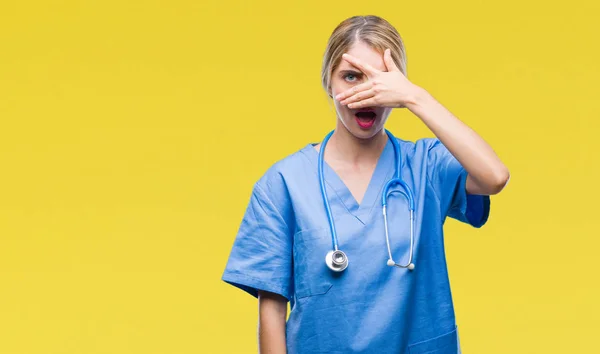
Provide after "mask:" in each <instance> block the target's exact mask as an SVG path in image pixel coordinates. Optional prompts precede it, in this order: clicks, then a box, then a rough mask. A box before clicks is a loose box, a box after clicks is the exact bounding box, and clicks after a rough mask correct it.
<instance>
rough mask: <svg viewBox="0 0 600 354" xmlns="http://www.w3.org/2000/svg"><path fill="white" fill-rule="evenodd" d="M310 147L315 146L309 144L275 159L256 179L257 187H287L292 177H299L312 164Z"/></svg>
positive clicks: (274, 188)
mask: <svg viewBox="0 0 600 354" xmlns="http://www.w3.org/2000/svg"><path fill="white" fill-rule="evenodd" d="M310 149H314V147H313V146H312V145H311V144H307V145H306V146H305V147H303V148H302V149H300V150H297V151H295V152H293V153H291V154H289V155H287V156H285V157H283V158H281V159H279V160H277V161H275V162H274V163H273V164H272V165H271V166H270V167H269V168H267V170H266V171H265V172H264V174H263V175H262V176H261V177H260V178H259V179H258V181H256V184H255V188H258V189H262V190H263V191H265V192H266V191H281V190H282V188H286V185H287V182H288V181H289V180H290V179H293V178H299V177H300V176H301V174H302V173H303V172H305V171H306V170H307V169H309V168H310V166H311V165H312V162H311V158H310V157H311V156H310V154H311V152H312V151H310Z"/></svg>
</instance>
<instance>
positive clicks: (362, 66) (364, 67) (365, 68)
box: [342, 53, 379, 76]
mask: <svg viewBox="0 0 600 354" xmlns="http://www.w3.org/2000/svg"><path fill="white" fill-rule="evenodd" d="M342 58H343V59H344V60H346V61H347V62H348V63H350V64H352V65H354V66H355V67H356V68H357V69H358V70H360V71H362V72H363V73H365V74H366V75H367V76H372V75H373V74H375V73H378V72H379V70H377V69H375V68H374V67H372V66H371V65H369V64H367V63H363V62H362V61H360V60H358V58H355V57H353V56H352V55H350V54H347V53H344V54H342Z"/></svg>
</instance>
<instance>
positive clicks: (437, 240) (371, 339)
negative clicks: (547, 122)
mask: <svg viewBox="0 0 600 354" xmlns="http://www.w3.org/2000/svg"><path fill="white" fill-rule="evenodd" d="M398 142H399V144H400V148H401V155H402V169H401V175H402V178H403V179H404V181H405V182H406V183H407V184H408V186H409V187H410V188H411V190H412V191H413V194H414V197H415V213H416V214H415V218H416V223H415V225H416V229H415V247H414V259H413V262H414V263H415V269H414V270H413V271H410V270H407V269H403V268H397V267H389V266H387V264H386V263H387V260H388V253H387V247H386V240H385V233H384V228H383V226H384V224H383V215H382V208H381V193H382V189H383V187H384V185H385V183H386V182H387V181H388V180H389V179H391V178H393V175H394V172H395V171H394V170H395V158H394V149H393V146H392V144H391V141H389V140H388V142H387V144H386V146H385V148H384V150H383V152H382V154H381V156H380V158H379V161H378V163H377V166H376V168H375V171H374V173H373V177H372V179H371V181H370V184H369V186H368V188H367V191H366V193H365V195H364V197H363V200H362V202H361V203H360V204H358V203H357V202H356V200H355V199H354V197H353V196H352V194H351V193H350V191H349V190H348V188H347V187H346V186H345V185H344V183H343V182H342V180H341V179H340V178H339V177H338V176H337V174H336V173H335V172H334V171H333V169H332V168H331V167H330V166H328V165H327V164H326V163H325V167H324V173H325V181H326V188H327V194H328V197H329V203H330V206H331V211H332V214H333V217H334V220H335V226H336V231H337V236H338V243H339V249H340V250H343V251H344V252H345V253H346V254H347V256H348V260H349V265H348V268H347V269H346V270H345V271H344V272H341V273H334V272H332V271H331V270H330V269H329V268H328V267H327V265H326V264H325V255H326V254H327V252H328V251H330V250H331V249H332V240H331V234H330V230H329V223H328V219H327V214H326V212H325V208H324V205H323V200H322V197H321V192H320V189H319V180H318V175H317V160H318V152H317V150H316V149H315V148H314V145H313V144H309V145H307V146H306V147H304V148H303V149H302V150H300V151H298V152H296V153H294V154H292V155H290V156H288V157H286V158H284V159H283V160H281V161H279V162H277V163H275V164H274V165H273V166H272V167H271V168H270V169H269V170H268V171H267V172H266V173H265V174H264V176H263V177H262V178H261V179H260V180H259V181H258V182H257V183H256V184H255V186H254V190H253V192H252V195H251V198H250V203H249V205H248V208H247V210H246V213H245V216H244V218H243V220H242V223H241V226H240V228H239V232H238V234H237V237H236V239H235V242H234V244H233V248H232V250H231V254H230V256H229V260H228V263H227V265H226V268H225V271H224V273H223V276H222V279H223V280H224V281H225V282H227V283H229V284H232V285H234V286H236V287H238V288H240V289H242V290H244V291H246V292H248V293H249V294H251V295H253V296H255V297H256V296H257V295H258V293H257V290H259V289H260V290H266V291H270V292H273V293H277V294H280V295H282V296H284V297H286V298H287V299H288V300H289V301H290V307H291V312H290V315H289V319H288V322H287V326H286V335H287V337H286V338H287V350H288V354H295V353H344V354H348V353H395V354H397V353H402V354H404V353H407V354H418V353H421V354H424V353H435V354H455V353H460V344H459V339H458V331H457V326H456V322H455V314H454V306H453V303H452V295H451V291H450V283H449V279H448V271H447V266H446V258H445V252H444V238H443V235H444V233H443V229H442V226H443V224H444V221H445V219H446V217H447V216H450V217H452V218H455V219H457V220H460V221H462V222H465V223H468V224H470V225H472V226H474V227H481V226H483V225H484V224H485V222H486V221H487V218H488V215H489V210H490V198H489V197H488V196H476V195H468V194H467V193H466V189H465V183H466V177H467V172H466V171H465V170H464V168H463V167H462V166H461V165H460V163H459V162H458V161H457V160H456V159H455V158H454V156H452V154H451V153H450V152H449V151H448V150H447V149H446V147H445V146H444V145H443V144H442V143H441V142H440V141H439V140H438V139H430V138H427V139H420V140H418V141H416V142H410V141H404V140H401V139H398ZM388 222H389V230H390V245H391V248H392V256H393V258H394V260H395V261H396V262H398V263H403V264H404V263H406V261H407V259H408V248H409V247H410V223H409V211H408V204H407V201H406V199H404V197H403V196H402V195H401V194H400V193H394V194H392V195H391V196H390V197H389V199H388Z"/></svg>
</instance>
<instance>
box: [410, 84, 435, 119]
mask: <svg viewBox="0 0 600 354" xmlns="http://www.w3.org/2000/svg"><path fill="white" fill-rule="evenodd" d="M431 98H432V97H431V95H430V94H429V92H427V91H426V90H425V89H423V88H421V87H419V86H415V87H414V90H413V91H412V93H411V95H410V96H409V99H408V100H406V103H405V105H404V106H405V107H406V108H408V109H409V110H410V111H412V112H413V113H414V110H415V109H418V108H420V107H423V106H425V105H427V104H428V102H429V101H430V100H431Z"/></svg>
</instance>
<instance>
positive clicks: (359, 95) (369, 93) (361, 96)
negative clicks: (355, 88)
mask: <svg viewBox="0 0 600 354" xmlns="http://www.w3.org/2000/svg"><path fill="white" fill-rule="evenodd" d="M375 94H376V93H375V90H373V89H370V90H367V91H361V92H358V93H357V94H355V95H353V96H350V97H348V98H346V99H345V100H343V101H340V103H341V104H343V105H344V106H346V105H349V104H350V103H354V102H359V101H362V100H366V99H368V98H371V97H373V96H375Z"/></svg>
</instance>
